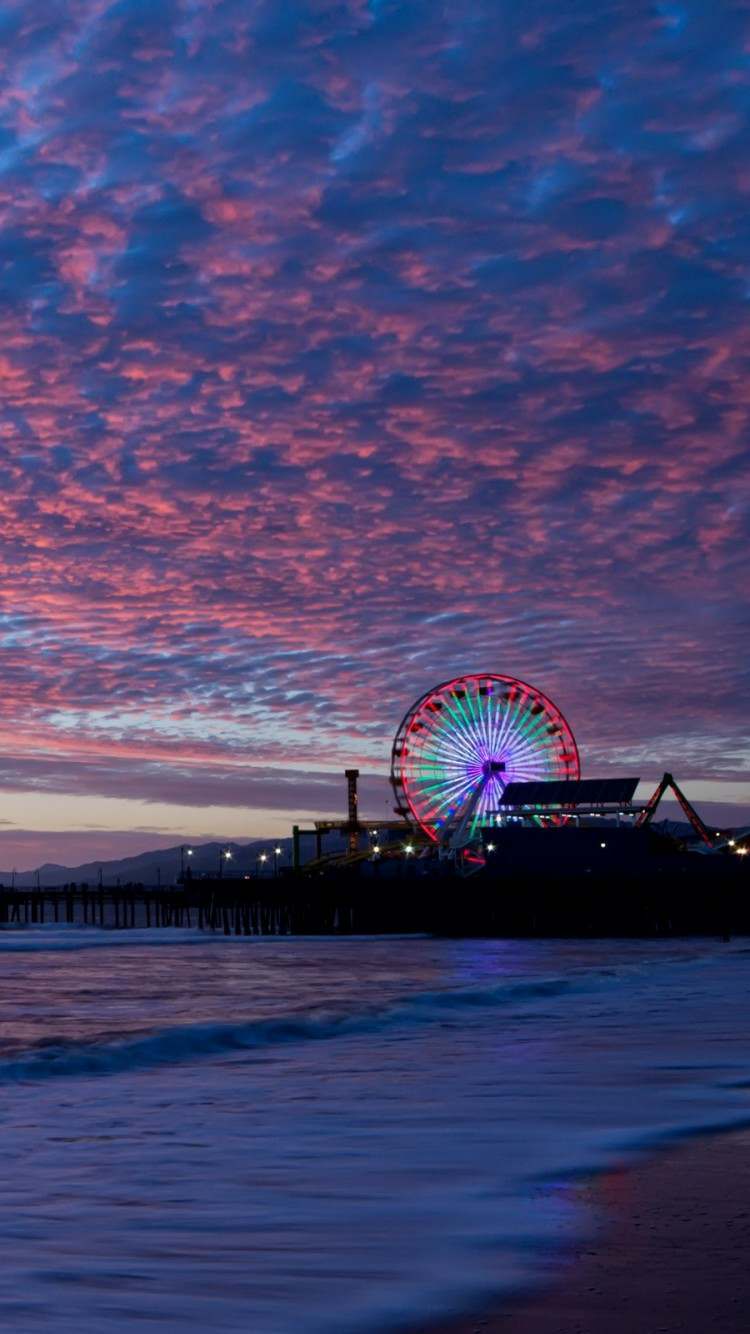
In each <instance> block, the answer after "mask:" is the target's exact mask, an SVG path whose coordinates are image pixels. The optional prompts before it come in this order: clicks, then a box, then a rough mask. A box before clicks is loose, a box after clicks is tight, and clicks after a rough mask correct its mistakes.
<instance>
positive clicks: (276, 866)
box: [273, 848, 281, 880]
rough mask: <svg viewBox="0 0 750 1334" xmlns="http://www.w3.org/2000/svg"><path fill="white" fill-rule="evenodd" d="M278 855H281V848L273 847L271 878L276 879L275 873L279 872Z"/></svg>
mask: <svg viewBox="0 0 750 1334" xmlns="http://www.w3.org/2000/svg"><path fill="white" fill-rule="evenodd" d="M280 856H281V848H274V850H273V878H274V880H275V879H276V877H277V875H278V874H279V857H280Z"/></svg>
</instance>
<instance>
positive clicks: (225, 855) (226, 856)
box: [219, 848, 232, 880]
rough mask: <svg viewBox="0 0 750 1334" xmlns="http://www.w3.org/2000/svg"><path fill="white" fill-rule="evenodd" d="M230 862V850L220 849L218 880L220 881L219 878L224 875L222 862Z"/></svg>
mask: <svg viewBox="0 0 750 1334" xmlns="http://www.w3.org/2000/svg"><path fill="white" fill-rule="evenodd" d="M231 860H232V851H231V848H222V850H221V852H220V853H219V879H220V880H221V878H222V876H223V874H224V862H228V861H231Z"/></svg>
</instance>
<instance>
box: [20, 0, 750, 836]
mask: <svg viewBox="0 0 750 1334" xmlns="http://www.w3.org/2000/svg"><path fill="white" fill-rule="evenodd" d="M749 19H750V16H749V15H748V12H747V6H746V5H745V4H744V3H739V0H738V3H732V0H718V3H716V4H714V5H712V6H710V7H709V6H707V5H705V4H704V3H702V0H687V2H686V3H683V4H677V3H676V4H674V5H663V6H661V5H653V4H651V3H645V2H644V3H640V2H639V0H628V2H627V3H625V0H609V3H604V4H601V5H598V6H591V5H590V4H588V3H584V2H583V0H572V2H571V3H570V4H567V5H565V6H564V7H563V8H561V7H560V5H559V4H555V3H552V0H532V3H530V4H527V5H524V6H518V5H515V4H510V3H504V2H503V3H494V4H488V3H483V2H479V0H478V2H477V3H471V2H469V3H467V4H463V5H456V6H440V5H435V4H432V3H430V4H427V3H424V4H423V3H419V0H413V2H412V3H408V2H407V3H398V4H397V3H395V2H393V3H389V2H388V0H378V3H374V2H373V3H366V2H365V0H346V2H345V3H343V4H341V5H338V6H336V7H333V8H332V7H330V6H326V5H323V4H322V3H315V2H314V0H308V2H307V3H295V0H291V3H288V4H286V3H285V4H283V5H280V4H277V3H271V2H270V0H269V2H268V3H260V2H251V3H247V2H246V0H242V2H241V3H240V0H225V2H224V0H215V2H214V3H209V0H206V2H205V3H203V4H195V3H193V2H192V0H171V2H168V0H152V3H149V4H147V5H146V4H143V3H140V0H118V3H108V0H64V3H62V4H60V5H57V6H55V7H54V10H52V11H51V10H50V7H49V5H48V4H47V3H44V2H43V0H15V2H14V0H10V2H9V3H6V4H5V6H4V9H3V15H2V19H1V20H0V25H1V26H0V38H1V40H2V42H3V45H4V48H5V50H4V59H3V62H2V74H1V75H0V220H1V226H0V377H2V385H3V394H2V403H1V405H0V480H1V481H2V486H0V514H1V516H2V528H1V529H0V533H1V536H0V561H1V562H2V564H1V567H0V569H1V574H2V578H1V579H0V588H2V607H3V612H4V615H3V621H2V626H3V635H4V675H3V685H4V709H3V723H2V737H3V744H4V749H5V753H6V756H7V757H8V766H7V772H6V775H5V778H4V782H5V785H6V787H7V786H14V787H19V786H20V787H24V786H27V787H29V788H31V789H38V790H41V791H48V790H59V791H64V790H70V791H73V792H75V791H79V790H81V782H82V779H81V765H82V764H85V765H86V766H87V772H88V774H89V778H88V780H87V781H88V783H89V785H91V784H92V783H93V784H94V786H97V785H98V790H101V791H102V792H106V793H107V794H109V795H113V794H118V793H119V794H120V795H122V796H128V795H139V794H140V793H142V792H144V791H145V792H146V793H147V795H148V796H149V797H151V796H152V795H153V794H154V793H155V792H156V790H157V787H158V784H159V783H160V782H161V783H163V785H164V790H165V791H168V792H169V794H170V797H171V798H173V799H174V800H175V801H184V802H185V804H186V806H193V805H195V804H196V803H200V801H201V800H205V801H214V800H216V801H223V800H225V795H224V794H225V793H226V791H227V787H228V784H237V786H236V789H235V791H236V793H240V792H242V793H243V794H244V795H245V796H246V797H247V800H248V801H249V802H253V801H256V800H257V799H258V793H259V789H260V787H262V786H263V784H265V785H266V786H265V789H264V790H265V791H266V794H267V796H268V799H269V801H270V802H271V803H273V802H275V803H277V805H278V806H279V808H283V809H284V810H287V809H289V807H290V801H289V791H290V782H292V779H293V778H295V776H296V781H297V782H298V783H299V791H300V804H301V805H302V806H305V805H309V804H310V803H312V804H315V802H316V801H318V797H319V794H320V792H321V790H324V791H325V794H326V795H325V799H324V798H323V797H320V800H319V804H320V805H321V806H322V805H323V804H325V805H328V803H329V795H328V788H327V787H326V786H325V784H324V783H323V785H322V789H321V781H322V780H320V779H319V777H318V778H316V777H314V776H315V775H319V774H320V773H321V772H328V771H330V770H331V769H335V768H336V767H337V766H338V767H340V766H341V765H343V763H345V762H352V763H360V764H361V765H362V766H363V767H365V768H368V767H369V769H370V770H373V769H377V768H383V767H384V766H385V763H386V759H387V753H388V748H389V740H390V735H391V733H392V731H393V730H394V728H395V725H396V723H397V721H398V718H399V717H400V715H401V713H402V712H403V709H404V708H405V707H406V705H407V704H408V703H409V702H410V700H411V699H412V698H413V697H414V696H416V695H417V694H419V693H421V691H422V690H423V689H425V688H426V687H427V686H429V685H430V684H431V683H433V682H434V681H437V680H440V679H442V678H444V677H446V676H448V675H450V674H452V673H453V672H459V671H463V670H467V669H472V668H474V667H482V668H485V667H486V668H488V669H492V670H497V671H501V672H506V673H511V674H518V675H520V676H523V677H525V678H526V679H529V680H531V681H534V682H536V683H538V684H539V685H540V686H541V687H542V688H543V689H546V690H547V691H548V692H549V693H550V694H551V695H552V697H553V698H554V699H555V700H556V701H558V702H559V704H560V705H561V707H563V709H564V710H565V712H566V713H567V715H568V716H569V718H570V720H571V722H572V723H573V726H574V729H575V731H576V733H577V735H578V737H579V739H580V741H581V744H582V750H583V756H584V763H586V757H587V754H588V755H589V756H590V762H591V763H595V764H596V767H597V768H599V769H600V770H604V769H606V768H607V767H609V766H613V767H620V765H621V763H622V762H623V761H624V759H625V757H632V755H633V754H634V751H633V747H634V746H635V747H636V752H637V754H638V755H639V756H642V757H643V762H642V768H644V770H648V769H649V767H650V769H651V771H653V772H655V771H656V769H657V768H658V765H659V763H660V762H661V761H664V762H666V761H669V762H670V763H671V764H673V765H674V766H675V767H676V768H677V769H678V771H679V772H680V774H681V776H683V777H687V778H696V779H697V778H706V779H711V778H721V777H729V776H731V777H732V779H733V780H738V779H739V780H742V779H746V778H747V738H746V733H743V729H745V728H746V719H747V704H748V699H747V676H746V669H745V663H746V662H747V656H748V655H747V643H746V633H747V611H746V602H743V599H742V592H743V586H744V588H746V576H747V565H746V551H747V535H748V534H747V529H748V489H749V488H748V455H747V438H748V433H747V417H748V397H749V396H750V390H749V389H748V385H750V375H749V374H748V369H749V367H748V352H749V350H750V334H749V332H748V253H749V240H750V238H749V237H748V228H749V226H750V224H749V223H748V216H749V215H748V209H747V191H748V175H747V166H746V143H747V132H748V107H749V104H750V65H748V60H747V50H748V43H749V42H750V22H749ZM743 644H744V650H745V651H744V652H743ZM743 735H744V740H743ZM51 757H52V758H51ZM247 762H251V763H252V764H254V765H256V766H258V772H257V775H256V778H255V779H252V780H251V778H250V777H246V778H244V779H243V778H241V773H242V766H243V765H245V764H246V763H247ZM680 763H682V768H680ZM269 766H270V767H269ZM274 774H276V777H274ZM306 775H310V780H309V782H307V783H306ZM290 776H291V777H290ZM265 804H267V803H265Z"/></svg>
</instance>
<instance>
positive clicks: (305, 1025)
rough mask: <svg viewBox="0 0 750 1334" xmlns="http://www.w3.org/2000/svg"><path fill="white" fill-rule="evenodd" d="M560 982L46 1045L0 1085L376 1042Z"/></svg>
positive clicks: (29, 1052)
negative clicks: (398, 1030) (313, 1045)
mask: <svg viewBox="0 0 750 1334" xmlns="http://www.w3.org/2000/svg"><path fill="white" fill-rule="evenodd" d="M571 986H572V984H571V983H570V982H567V981H566V980H565V979H550V980H549V981H547V982H544V981H537V982H527V983H525V982H514V983H508V984H507V985H506V986H504V987H497V986H494V987H486V988H466V989H463V990H456V991H444V992H431V993H423V994H419V995H416V996H408V997H403V998H400V999H399V1000H398V1001H396V1002H394V1003H391V1004H389V1005H387V1006H381V1007H373V1008H371V1009H362V1010H360V1011H355V1012H346V1013H336V1012H333V1011H319V1012H315V1013H308V1014H304V1013H301V1014H300V1013H297V1014H285V1015H278V1016H275V1017H272V1018H264V1019H257V1020H249V1021H245V1022H239V1023H221V1024H217V1023H210V1024H189V1025H170V1026H167V1027H164V1028H161V1029H157V1030H155V1031H152V1032H149V1033H144V1034H142V1035H138V1036H136V1037H132V1038H127V1039H122V1038H118V1039H115V1040H107V1039H106V1038H101V1037H100V1038H99V1039H98V1040H96V1041H91V1042H85V1043H84V1042H79V1041H74V1042H58V1043H52V1042H44V1043H40V1044H38V1045H37V1046H35V1047H31V1048H28V1049H26V1050H25V1051H23V1052H20V1053H15V1054H14V1055H13V1056H9V1057H6V1059H4V1060H0V1084H16V1083H24V1082H29V1081H36V1080H44V1079H49V1078H57V1077H61V1076H62V1077H70V1076H76V1075H111V1074H119V1073H121V1072H123V1071H130V1070H139V1069H142V1070H147V1069H153V1068H154V1067H156V1066H162V1065H177V1064H184V1063H187V1062H193V1061H201V1060H210V1059H213V1058H216V1057H220V1056H231V1055H232V1054H233V1053H237V1052H243V1051H244V1052H252V1051H257V1050H261V1049H265V1048H271V1047H281V1046H285V1045H289V1044H292V1043H294V1044H301V1043H307V1042H326V1041H327V1042H330V1041H333V1040H335V1039H339V1038H345V1037H352V1036H366V1035H368V1034H378V1033H380V1032H385V1031H387V1030H389V1029H392V1028H394V1027H397V1026H403V1027H414V1026H419V1025H429V1024H431V1023H445V1022H446V1021H447V1020H449V1019H450V1016H451V1015H452V1014H453V1015H455V1013H456V1012H457V1011H459V1010H461V1009H472V1010H476V1009H479V1008H485V1009H488V1008H495V1007H497V1006H500V1005H513V1004H521V1003H523V1002H528V1001H534V1000H537V999H548V998H550V997H555V996H561V995H563V994H564V993H565V992H566V991H570V990H571Z"/></svg>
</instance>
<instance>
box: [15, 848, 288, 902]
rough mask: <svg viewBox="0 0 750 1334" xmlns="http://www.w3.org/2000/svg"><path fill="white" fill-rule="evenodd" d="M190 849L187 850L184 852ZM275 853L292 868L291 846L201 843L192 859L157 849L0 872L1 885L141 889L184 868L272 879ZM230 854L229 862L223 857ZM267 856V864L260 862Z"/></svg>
mask: <svg viewBox="0 0 750 1334" xmlns="http://www.w3.org/2000/svg"><path fill="white" fill-rule="evenodd" d="M188 846H191V845H189V844H184V845H183V847H184V848H185V849H187V848H188ZM274 848H280V849H281V852H280V853H279V855H278V856H277V857H276V859H275V860H276V865H277V868H281V867H284V866H291V862H292V840H291V839H290V838H280V839H278V840H277V841H276V842H274V841H273V840H269V839H256V840H254V841H253V842H252V843H233V842H230V841H227V842H226V843H202V844H196V845H195V846H194V847H192V855H190V856H189V855H187V852H184V853H181V851H180V844H179V843H178V844H177V846H176V847H174V848H158V849H157V850H156V851H154V852H141V853H139V854H138V856H137V857H123V858H121V859H120V860H119V861H97V862H86V863H85V864H84V865H83V866H59V865H57V864H56V863H55V862H47V863H46V865H44V866H40V867H39V870H38V871H23V872H15V874H14V873H13V872H11V871H0V884H2V885H4V886H5V887H6V889H7V888H9V887H10V885H11V884H12V883H15V885H16V887H17V888H29V887H34V886H35V885H36V884H37V879H38V883H39V884H40V885H41V886H43V887H47V888H49V889H52V888H54V887H56V886H59V885H67V884H71V883H73V882H75V883H76V884H78V885H80V884H82V883H87V884H89V885H92V886H93V885H98V884H99V882H100V881H101V883H102V884H103V885H117V884H120V885H126V884H128V883H131V882H133V883H141V884H144V885H158V884H162V885H173V884H176V883H177V881H178V879H179V876H180V872H181V867H182V866H183V865H184V867H185V870H187V869H188V868H190V870H191V871H192V874H193V876H194V877H196V878H199V877H200V876H217V875H218V874H219V867H220V865H221V873H222V875H223V876H226V877H228V878H229V877H232V878H235V877H237V876H245V875H252V876H255V875H258V874H261V875H263V876H272V875H273V873H274ZM226 852H230V853H231V856H230V857H226V856H225V855H224V854H225V853H226ZM263 855H265V857H266V860H265V861H261V856H263Z"/></svg>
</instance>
